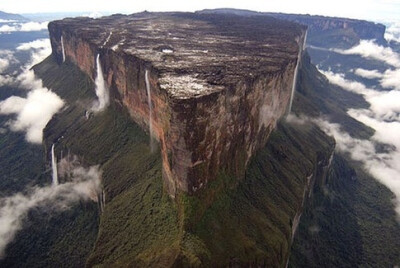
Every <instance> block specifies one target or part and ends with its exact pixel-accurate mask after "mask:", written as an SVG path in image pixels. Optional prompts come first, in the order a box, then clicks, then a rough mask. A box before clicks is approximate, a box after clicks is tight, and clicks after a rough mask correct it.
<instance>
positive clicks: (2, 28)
mask: <svg viewBox="0 0 400 268" xmlns="http://www.w3.org/2000/svg"><path fill="white" fill-rule="evenodd" d="M17 29H18V28H17V27H16V26H10V25H2V26H0V33H1V32H16V31H17Z"/></svg>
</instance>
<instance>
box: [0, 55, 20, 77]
mask: <svg viewBox="0 0 400 268" xmlns="http://www.w3.org/2000/svg"><path fill="white" fill-rule="evenodd" d="M17 62H18V60H17V59H16V58H15V57H14V53H13V52H12V51H11V50H0V73H1V72H4V71H5V70H7V68H8V67H9V66H10V65H11V64H14V63H17Z"/></svg>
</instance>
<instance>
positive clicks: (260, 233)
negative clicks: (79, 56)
mask: <svg viewBox="0 0 400 268" xmlns="http://www.w3.org/2000/svg"><path fill="white" fill-rule="evenodd" d="M35 71H36V73H37V74H38V75H39V76H40V77H42V78H43V79H44V83H45V85H48V86H50V87H51V88H52V89H54V90H55V91H56V92H57V93H58V94H59V95H60V96H61V97H62V98H63V99H65V100H66V101H67V102H68V105H67V108H66V109H65V110H64V111H63V112H61V113H59V114H58V115H56V116H55V117H54V118H53V119H52V120H51V121H50V122H49V124H48V126H47V127H46V130H45V139H46V145H47V146H46V147H47V148H50V145H51V143H53V141H57V140H59V138H60V137H62V138H61V139H60V140H59V142H58V143H57V144H56V150H57V151H58V152H60V150H63V151H64V152H67V151H69V152H70V153H72V154H76V155H78V156H80V157H81V159H82V160H83V161H84V162H85V163H86V164H90V165H93V164H100V165H101V168H102V170H103V184H104V189H105V192H106V208H105V211H104V213H102V214H101V217H100V229H99V233H98V236H97V241H96V243H95V247H94V249H93V251H92V254H91V256H90V258H89V260H88V263H87V264H88V265H89V266H92V265H97V264H102V265H106V266H108V265H117V266H119V265H127V264H128V265H141V266H147V265H148V266H170V265H173V264H175V265H193V266H197V265H227V264H250V263H253V264H259V265H269V266H271V265H273V266H276V265H279V266H284V265H285V263H286V260H287V258H288V254H289V248H290V244H291V233H292V225H293V219H294V217H295V215H296V213H297V212H298V211H299V210H301V207H302V199H303V194H304V192H305V188H306V187H307V177H310V175H312V174H314V176H311V177H313V178H314V179H318V174H320V173H321V172H320V171H319V169H321V168H322V166H321V165H318V163H320V164H321V163H324V164H325V165H327V164H328V159H329V156H330V154H331V152H332V149H333V145H334V142H333V140H332V139H330V138H328V137H327V136H326V135H325V134H324V133H322V132H321V131H320V130H319V129H318V128H316V127H315V126H312V125H311V126H303V125H288V124H286V123H284V122H282V123H280V124H279V127H278V130H277V131H275V132H274V133H273V134H272V135H271V138H270V142H269V143H268V145H267V146H266V147H265V148H263V149H262V150H260V152H259V153H258V154H257V155H256V156H255V157H254V158H253V159H252V160H251V162H250V164H249V166H248V169H247V170H246V176H245V178H241V179H240V180H237V178H233V177H232V176H230V175H229V174H220V175H219V179H218V180H216V181H213V182H212V183H210V184H209V185H208V187H206V189H204V190H202V191H201V192H199V194H198V195H196V196H188V195H186V194H184V193H180V194H178V196H177V198H176V199H175V200H172V199H171V198H170V197H169V196H168V195H167V194H166V193H165V192H164V191H163V187H162V175H161V158H160V154H159V151H157V152H155V153H151V152H150V148H149V146H148V141H149V138H148V136H147V135H146V133H145V132H143V131H142V130H141V129H140V128H139V127H138V126H137V125H136V124H135V123H133V121H132V120H131V119H130V117H129V115H128V113H127V111H126V110H125V109H124V108H123V107H121V106H120V105H119V104H118V102H113V103H112V104H111V106H110V107H109V108H108V109H107V110H106V111H104V112H102V113H99V114H96V115H93V116H91V117H90V118H89V119H86V118H85V110H87V109H88V107H90V105H91V100H93V93H90V92H93V91H92V90H93V85H92V84H91V82H90V81H89V80H87V78H85V77H84V76H82V74H81V73H80V72H79V71H78V70H77V68H76V67H75V66H74V65H72V64H71V63H68V62H66V63H64V64H63V65H61V66H58V65H57V64H55V63H54V61H53V59H52V58H51V57H50V58H48V59H46V60H45V61H44V62H43V63H41V64H40V65H39V66H37V68H36V69H35Z"/></svg>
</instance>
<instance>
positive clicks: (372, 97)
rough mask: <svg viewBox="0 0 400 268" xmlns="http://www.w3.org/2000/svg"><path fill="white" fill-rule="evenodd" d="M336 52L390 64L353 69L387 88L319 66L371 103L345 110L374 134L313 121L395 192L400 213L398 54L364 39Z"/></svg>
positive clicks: (339, 147)
mask: <svg viewBox="0 0 400 268" xmlns="http://www.w3.org/2000/svg"><path fill="white" fill-rule="evenodd" d="M336 52H338V50H336ZM339 53H342V54H355V55H359V56H361V57H364V58H368V59H375V60H379V61H381V62H383V63H386V64H389V65H391V67H389V68H388V69H387V70H385V71H384V72H379V71H378V70H366V69H362V68H358V69H355V70H353V72H354V73H355V74H356V75H359V76H361V77H364V78H368V79H376V80H377V81H379V82H380V84H381V86H382V87H383V88H386V89H387V90H386V91H379V90H376V89H374V88H368V87H366V86H365V85H364V84H363V83H360V82H357V81H352V80H349V79H347V78H346V76H345V74H343V73H334V72H332V71H321V70H320V71H321V72H322V73H323V74H324V75H325V76H326V77H327V78H328V79H329V81H330V82H331V83H333V84H336V85H338V86H340V87H342V88H343V89H345V90H348V91H351V92H355V93H357V94H360V95H362V96H364V98H365V100H366V101H367V102H368V103H369V104H370V107H369V108H368V109H351V110H349V111H348V114H349V115H350V116H352V117H353V118H355V119H356V120H358V121H360V122H362V123H364V124H365V125H367V126H370V127H372V128H373V129H375V134H374V135H373V137H372V138H371V139H370V140H360V139H355V138H353V137H351V136H350V135H349V134H348V133H345V132H344V131H342V130H341V128H340V125H338V124H332V123H329V122H328V121H327V120H322V119H318V120H317V121H316V122H317V123H318V125H319V126H321V128H322V129H323V130H324V131H326V132H327V133H328V134H330V135H332V136H334V137H335V139H336V141H337V148H338V150H339V151H342V152H346V153H348V154H349V155H350V156H351V157H352V159H354V160H357V161H361V162H362V163H363V164H364V167H365V169H366V170H367V171H368V172H369V173H370V174H371V175H372V176H373V177H375V178H376V179H377V180H379V181H380V182H381V183H382V184H384V185H386V186H387V187H388V188H389V189H390V190H391V191H392V192H393V193H394V194H395V196H396V199H395V203H396V212H397V213H398V214H399V215H400V138H399V134H400V55H399V54H398V53H396V52H394V51H393V50H392V49H391V48H390V47H382V46H378V45H376V44H375V43H374V42H373V41H365V40H363V41H361V43H360V45H358V46H355V47H353V48H350V49H348V50H341V51H339ZM360 67H361V66H360ZM377 144H386V145H387V146H386V148H385V149H384V150H382V149H381V150H377V149H376V148H379V146H378V147H377V146H376V145H377Z"/></svg>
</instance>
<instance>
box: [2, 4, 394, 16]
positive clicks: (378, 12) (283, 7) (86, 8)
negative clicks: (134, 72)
mask: <svg viewBox="0 0 400 268" xmlns="http://www.w3.org/2000/svg"><path fill="white" fill-rule="evenodd" d="M220 7H232V8H241V9H251V10H257V11H272V12H285V13H303V14H312V15H315V14H318V15H327V16H340V17H349V18H359V19H368V20H374V21H394V20H399V17H400V0H333V1H315V0H313V1H311V0H302V1H296V0H280V1H265V0H264V1H262V0H261V1H260V0H240V1H239V0H229V1H228V0H222V1H216V0H202V1H187V0H186V1H182V0H179V1H174V0H170V1H165V0H164V1H156V0H146V1H135V2H134V1H132V0H113V1H105V0H86V1H82V0H68V1H66V0H64V1H54V0H53V1H50V0H18V1H15V0H1V2H0V10H2V11H6V12H12V13H36V12H88V13H91V12H100V13H101V12H103V13H115V12H120V13H133V12H139V11H143V10H148V11H195V10H200V9H205V8H220Z"/></svg>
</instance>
